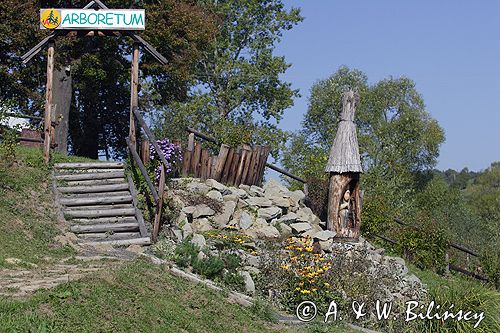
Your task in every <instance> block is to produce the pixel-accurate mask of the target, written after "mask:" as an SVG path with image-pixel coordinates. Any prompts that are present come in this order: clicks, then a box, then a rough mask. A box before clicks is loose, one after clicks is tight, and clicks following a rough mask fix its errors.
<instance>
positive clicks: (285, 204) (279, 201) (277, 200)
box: [269, 196, 290, 208]
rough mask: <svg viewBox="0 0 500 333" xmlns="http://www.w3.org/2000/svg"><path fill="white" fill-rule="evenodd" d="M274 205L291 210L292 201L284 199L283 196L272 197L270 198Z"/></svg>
mask: <svg viewBox="0 0 500 333" xmlns="http://www.w3.org/2000/svg"><path fill="white" fill-rule="evenodd" d="M269 199H270V200H271V202H272V203H273V205H275V206H278V207H281V208H289V207H290V199H289V198H284V197H282V196H272V197H269Z"/></svg>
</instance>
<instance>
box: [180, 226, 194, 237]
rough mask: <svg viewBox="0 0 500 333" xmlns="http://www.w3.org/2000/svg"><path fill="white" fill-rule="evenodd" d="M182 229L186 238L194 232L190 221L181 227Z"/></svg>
mask: <svg viewBox="0 0 500 333" xmlns="http://www.w3.org/2000/svg"><path fill="white" fill-rule="evenodd" d="M181 230H182V237H183V238H186V237H187V236H189V235H192V234H193V227H191V224H190V223H186V224H184V225H183V226H182V227H181Z"/></svg>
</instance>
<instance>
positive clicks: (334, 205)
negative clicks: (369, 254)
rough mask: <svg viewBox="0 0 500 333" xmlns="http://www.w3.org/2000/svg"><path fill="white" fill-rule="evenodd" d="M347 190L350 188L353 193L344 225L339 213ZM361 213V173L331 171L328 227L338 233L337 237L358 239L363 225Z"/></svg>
mask: <svg viewBox="0 0 500 333" xmlns="http://www.w3.org/2000/svg"><path fill="white" fill-rule="evenodd" d="M346 190H349V191H350V193H351V195H350V201H351V204H350V208H349V213H350V214H349V219H348V223H347V225H345V226H344V225H343V224H342V221H341V218H340V216H339V213H340V205H341V203H342V201H343V197H344V193H345V192H346ZM360 215H361V198H360V189H359V173H331V174H330V184H329V195H328V219H327V222H326V227H327V229H328V230H331V231H335V232H336V233H337V235H336V236H335V238H336V239H342V240H354V241H357V240H358V239H359V229H360V225H361V219H360Z"/></svg>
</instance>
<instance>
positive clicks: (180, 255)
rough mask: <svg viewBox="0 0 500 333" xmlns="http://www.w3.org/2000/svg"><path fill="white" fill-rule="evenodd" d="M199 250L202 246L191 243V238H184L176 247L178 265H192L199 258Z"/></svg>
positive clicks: (184, 266)
mask: <svg viewBox="0 0 500 333" xmlns="http://www.w3.org/2000/svg"><path fill="white" fill-rule="evenodd" d="M199 252H200V248H199V247H198V246H197V245H195V244H193V243H191V242H190V241H189V240H184V241H183V242H182V243H180V244H179V245H177V248H176V249H175V255H174V260H175V263H176V265H177V266H179V267H183V268H186V267H188V266H192V265H193V264H194V262H195V261H196V260H197V259H198V253H199Z"/></svg>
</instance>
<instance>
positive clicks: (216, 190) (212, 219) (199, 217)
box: [168, 178, 425, 301]
mask: <svg viewBox="0 0 500 333" xmlns="http://www.w3.org/2000/svg"><path fill="white" fill-rule="evenodd" d="M169 186H170V189H169V191H168V193H169V196H170V200H172V202H174V204H175V206H176V207H177V209H178V210H179V211H180V213H179V215H178V217H177V218H176V219H175V220H174V221H173V223H172V225H171V228H170V229H171V230H172V232H173V235H174V238H176V241H179V242H180V241H182V240H184V239H185V238H188V237H190V238H191V242H193V243H194V244H197V245H198V246H199V247H200V248H201V249H207V247H208V245H207V240H206V239H205V237H204V236H203V235H202V233H203V232H206V231H210V230H214V229H230V230H236V231H238V232H240V233H243V234H245V235H246V236H248V237H249V238H251V241H249V242H247V243H246V244H244V245H245V246H246V247H251V248H253V249H255V250H258V248H259V244H261V242H260V241H261V240H263V239H276V240H280V239H285V238H288V237H295V238H296V239H300V238H304V237H309V238H310V239H311V240H312V239H314V238H316V239H317V240H318V241H319V243H320V245H321V249H322V250H323V251H324V252H325V253H326V254H327V257H331V259H332V261H333V260H337V261H338V259H340V258H347V259H345V260H347V261H349V260H351V261H352V259H353V258H355V260H354V261H353V262H356V263H360V264H361V265H362V266H363V267H364V268H363V269H362V272H363V273H364V272H366V273H367V276H368V277H369V278H370V279H372V280H373V281H376V283H377V284H378V287H377V288H376V289H377V290H379V292H380V294H379V296H380V300H385V301H393V300H397V301H401V300H408V299H418V298H419V297H421V296H422V295H423V294H425V288H424V286H423V285H422V283H421V282H420V280H419V279H418V278H417V277H416V276H414V275H412V274H409V273H408V268H407V267H406V265H405V262H404V260H403V259H402V258H398V257H389V256H384V250H383V249H376V248H375V247H373V246H372V245H371V244H370V243H368V242H367V241H366V240H364V239H363V238H362V237H360V241H359V242H357V243H346V242H343V243H339V242H335V241H334V237H335V232H333V231H329V230H324V227H325V223H324V222H322V221H321V220H320V219H319V218H318V217H317V216H316V215H315V214H314V213H313V212H312V210H311V209H310V208H308V207H306V206H305V205H304V199H305V195H304V193H303V192H302V191H300V190H297V191H289V190H288V189H287V188H286V187H284V186H283V185H281V184H279V183H278V182H276V181H274V180H271V181H270V182H268V183H266V184H265V185H264V186H263V187H258V186H248V185H240V186H239V187H238V188H236V187H231V186H225V185H223V184H221V183H219V182H217V181H215V180H213V179H208V180H206V181H201V180H200V179H196V178H179V179H174V180H171V184H170V185H169ZM188 197H189V198H198V199H200V198H202V199H204V200H186V198H188ZM188 201H189V202H193V201H194V202H197V203H196V204H189V203H188ZM200 201H201V203H198V202H200ZM209 250H210V251H211V252H214V253H215V252H217V250H216V249H213V248H211V249H209ZM237 252H238V253H237V254H238V255H239V256H240V258H241V259H242V264H243V270H242V271H241V272H240V274H241V275H242V276H243V278H244V280H245V285H246V288H247V292H249V293H253V292H254V291H255V287H254V283H253V281H252V278H251V275H250V274H249V273H251V274H252V275H255V274H258V273H259V267H260V264H261V261H262V260H265V256H266V254H265V253H262V251H261V253H260V255H252V254H250V253H248V251H243V250H238V251H237ZM200 253H201V252H200ZM349 258H351V259H349ZM360 273H361V272H360Z"/></svg>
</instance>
